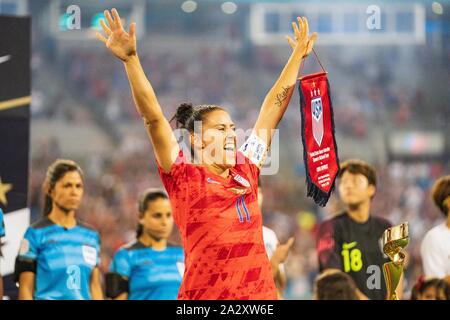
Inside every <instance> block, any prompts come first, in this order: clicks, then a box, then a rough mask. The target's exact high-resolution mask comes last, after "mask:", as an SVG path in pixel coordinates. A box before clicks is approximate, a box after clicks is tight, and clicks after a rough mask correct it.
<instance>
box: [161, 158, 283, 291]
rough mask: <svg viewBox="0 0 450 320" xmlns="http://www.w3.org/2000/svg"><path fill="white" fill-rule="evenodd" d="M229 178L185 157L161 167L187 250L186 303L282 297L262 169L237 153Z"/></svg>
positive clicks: (182, 285) (182, 288)
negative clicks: (265, 216)
mask: <svg viewBox="0 0 450 320" xmlns="http://www.w3.org/2000/svg"><path fill="white" fill-rule="evenodd" d="M238 159H240V161H238V162H237V164H236V165H235V166H234V167H233V168H232V169H230V175H229V177H228V178H223V177H221V176H218V175H216V174H213V173H211V172H209V171H208V170H207V169H206V168H204V167H203V166H199V165H194V164H191V163H189V162H187V160H186V159H185V157H184V156H183V152H182V151H180V154H179V156H178V158H177V160H176V162H175V163H174V164H173V165H172V168H171V171H170V173H165V172H164V170H163V169H162V168H161V167H159V173H160V176H161V179H162V182H163V184H164V186H165V188H166V190H167V192H168V194H169V198H170V202H171V205H172V211H173V215H174V220H175V223H176V224H177V226H178V228H179V230H180V233H181V238H182V242H183V247H184V251H185V273H184V276H183V282H182V284H181V287H180V291H179V293H178V299H183V300H191V299H194V300H199V299H201V300H207V299H211V300H224V299H234V300H244V299H252V300H260V299H272V300H275V299H277V291H276V287H275V284H274V281H273V278H272V270H271V265H270V262H269V259H268V257H267V253H266V251H265V247H264V241H263V235H262V215H261V211H260V209H259V206H258V200H257V197H258V177H259V171H260V170H259V168H258V167H257V166H256V165H255V164H253V163H252V162H251V161H250V160H249V159H248V158H246V157H245V156H244V154H243V153H241V152H240V151H238Z"/></svg>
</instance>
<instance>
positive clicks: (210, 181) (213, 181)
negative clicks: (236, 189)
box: [206, 178, 220, 184]
mask: <svg viewBox="0 0 450 320" xmlns="http://www.w3.org/2000/svg"><path fill="white" fill-rule="evenodd" d="M206 182H208V183H215V184H220V182H217V181H216V180H213V179H211V178H208V179H206Z"/></svg>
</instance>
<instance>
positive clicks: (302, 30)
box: [286, 17, 317, 58]
mask: <svg viewBox="0 0 450 320" xmlns="http://www.w3.org/2000/svg"><path fill="white" fill-rule="evenodd" d="M297 22H298V24H297ZM297 22H292V29H293V30H294V38H295V40H294V39H292V38H291V37H289V36H286V39H287V41H288V43H289V45H290V46H291V48H292V49H294V52H296V53H298V55H299V56H300V58H304V57H307V56H308V54H310V53H311V51H312V49H313V46H314V42H315V41H316V40H317V32H314V33H313V34H311V35H309V26H308V19H306V17H297Z"/></svg>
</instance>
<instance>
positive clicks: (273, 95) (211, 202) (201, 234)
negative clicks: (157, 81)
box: [97, 9, 317, 299]
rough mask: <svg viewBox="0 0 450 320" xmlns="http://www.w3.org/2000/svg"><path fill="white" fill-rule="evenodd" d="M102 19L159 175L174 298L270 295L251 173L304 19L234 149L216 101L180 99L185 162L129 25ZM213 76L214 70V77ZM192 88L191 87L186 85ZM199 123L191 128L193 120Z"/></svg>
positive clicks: (295, 56) (300, 45)
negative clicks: (169, 211) (174, 253)
mask: <svg viewBox="0 0 450 320" xmlns="http://www.w3.org/2000/svg"><path fill="white" fill-rule="evenodd" d="M105 17H106V20H107V25H106V24H105V22H104V21H103V20H102V22H101V23H102V27H103V31H104V32H105V33H106V37H105V36H103V35H101V34H97V36H98V38H99V39H100V40H101V41H103V42H104V43H105V44H106V47H107V48H108V49H109V50H110V51H111V52H112V53H113V54H114V55H115V56H116V57H118V58H119V59H120V60H122V61H123V63H124V66H125V70H126V73H127V75H128V79H129V82H130V86H131V90H132V93H133V97H134V100H135V104H136V107H137V110H138V112H139V114H140V115H141V116H142V118H143V120H144V123H145V125H146V128H147V132H148V134H149V137H150V140H151V142H152V144H153V148H154V151H155V156H156V160H157V164H158V168H159V172H160V175H161V179H162V181H163V183H164V186H165V188H166V190H167V192H168V194H169V197H170V201H171V204H172V208H173V215H174V219H175V222H176V224H177V225H178V228H179V230H180V233H181V237H182V242H183V247H184V249H185V265H186V270H185V273H184V277H183V282H182V285H181V288H180V292H179V296H178V297H179V298H180V299H276V298H277V292H276V288H275V285H274V282H273V279H272V272H271V266H270V263H269V260H268V257H267V254H266V252H265V248H264V242H263V236H262V221H261V212H260V210H259V207H258V201H257V198H258V176H259V173H260V166H261V165H262V163H263V160H264V156H265V153H266V152H267V149H268V147H269V146H270V143H271V139H272V134H273V132H272V131H271V130H273V129H275V128H276V127H277V126H278V123H279V122H280V120H281V118H282V117H283V114H284V112H285V110H286V108H287V106H288V104H289V101H290V98H291V97H292V93H293V91H294V88H295V84H296V81H297V77H298V73H299V69H300V63H301V60H302V58H303V57H305V56H306V55H307V54H308V53H309V52H311V50H312V47H313V44H314V41H315V40H316V37H317V35H316V34H315V33H314V34H313V35H311V36H309V31H308V23H307V21H306V18H298V24H297V23H295V22H294V23H293V28H294V33H295V40H293V39H290V38H288V41H289V44H290V45H291V46H292V47H293V51H292V54H291V56H290V58H289V60H288V62H287V63H286V65H285V67H284V69H283V71H282V73H281V75H280V77H279V78H278V80H277V81H276V83H275V84H274V86H273V87H272V88H271V89H270V91H269V93H268V94H267V96H266V98H265V100H264V102H263V104H262V107H261V111H260V114H259V117H258V120H257V121H256V124H255V126H254V128H253V133H252V135H251V136H250V137H249V139H248V140H247V142H246V143H244V145H243V146H242V147H241V149H240V150H239V151H238V150H237V148H236V134H235V131H234V130H235V126H234V123H233V121H232V120H231V118H230V115H229V114H228V113H227V112H226V111H225V110H224V109H223V108H222V107H219V106H216V105H201V106H196V107H193V106H192V105H190V104H182V105H181V106H180V107H179V108H178V110H177V113H176V115H175V119H176V121H177V126H181V128H183V129H185V130H186V131H188V132H189V141H190V147H191V153H192V154H193V155H194V159H195V160H196V161H194V162H195V164H194V163H193V162H191V161H189V160H188V156H190V154H184V153H183V152H182V151H181V149H180V147H179V145H178V143H177V140H176V137H175V135H174V132H173V131H172V128H171V126H170V124H169V121H168V120H167V119H166V118H165V116H164V114H163V111H162V109H161V107H160V105H159V103H158V100H157V98H156V95H155V92H154V91H153V88H152V86H151V84H150V82H149V81H148V79H147V77H146V75H145V73H144V71H143V69H142V66H141V64H140V62H139V57H138V55H137V52H136V50H137V49H136V37H135V24H134V23H133V24H131V25H130V29H129V32H128V33H127V32H126V31H125V30H124V29H123V27H122V24H121V21H120V17H119V14H118V13H117V11H116V10H115V9H113V10H112V16H111V14H110V12H109V11H105ZM218 76H220V75H218ZM193 86H195V84H193ZM196 122H201V124H202V129H201V130H200V131H199V132H198V131H197V130H194V129H195V126H194V124H195V123H196Z"/></svg>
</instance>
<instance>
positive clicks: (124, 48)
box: [96, 9, 136, 62]
mask: <svg viewBox="0 0 450 320" xmlns="http://www.w3.org/2000/svg"><path fill="white" fill-rule="evenodd" d="M103 13H104V15H105V18H106V21H107V23H105V20H104V19H102V20H100V24H101V26H102V28H103V31H104V32H105V34H106V37H105V36H104V35H102V34H101V33H100V32H97V33H96V36H97V38H98V39H99V40H100V41H102V42H103V43H105V45H106V47H107V48H108V49H109V50H110V51H111V52H112V53H113V54H114V55H115V56H116V57H117V58H119V59H120V60H122V61H124V62H126V61H128V59H130V57H132V56H133V55H136V24H135V23H134V22H133V23H132V24H130V29H129V31H128V32H126V31H125V29H124V28H123V26H122V22H121V21H120V16H119V13H118V12H117V10H116V9H112V10H111V13H112V16H111V13H110V12H109V10H105V11H104V12H103Z"/></svg>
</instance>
